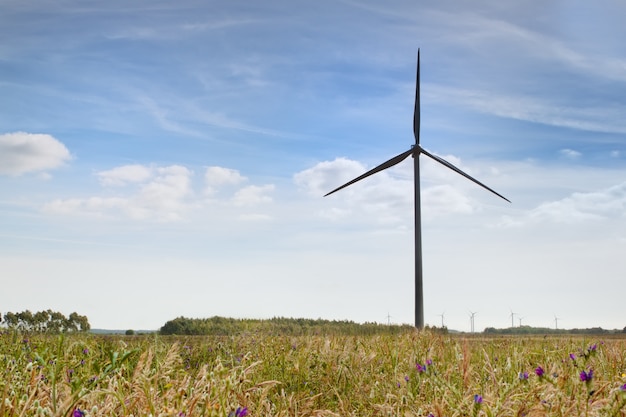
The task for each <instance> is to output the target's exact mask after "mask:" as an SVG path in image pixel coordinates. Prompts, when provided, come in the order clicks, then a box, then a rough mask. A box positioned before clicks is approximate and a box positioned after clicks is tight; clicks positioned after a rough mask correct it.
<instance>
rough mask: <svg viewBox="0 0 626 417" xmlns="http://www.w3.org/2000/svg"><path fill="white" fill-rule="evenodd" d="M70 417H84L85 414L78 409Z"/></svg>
mask: <svg viewBox="0 0 626 417" xmlns="http://www.w3.org/2000/svg"><path fill="white" fill-rule="evenodd" d="M72 417H85V412H84V411H83V410H81V409H80V408H75V409H74V412H73V413H72Z"/></svg>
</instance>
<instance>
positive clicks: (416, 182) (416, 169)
mask: <svg viewBox="0 0 626 417" xmlns="http://www.w3.org/2000/svg"><path fill="white" fill-rule="evenodd" d="M413 135H414V136H415V145H412V146H411V149H409V150H407V151H404V152H402V153H401V154H399V155H397V156H394V157H393V158H391V159H390V160H388V161H386V162H383V163H382V164H380V165H378V166H377V167H375V168H373V169H371V170H369V171H367V172H366V173H365V174H363V175H361V176H359V177H356V178H355V179H353V180H351V181H349V182H347V183H345V184H344V185H342V186H341V187H338V188H335V189H334V190H332V191H331V192H329V193H328V194H326V195H324V197H326V196H329V195H331V194H333V193H334V192H337V191H339V190H341V189H343V188H345V187H347V186H349V185H352V184H354V183H355V182H357V181H360V180H362V179H364V178H367V177H369V176H370V175H374V174H376V173H377V172H380V171H383V170H385V169H387V168H391V167H392V166H394V165H396V164H399V163H400V162H402V161H404V160H405V159H406V158H408V157H409V156H412V157H413V193H414V198H415V327H417V328H418V329H420V330H421V329H423V328H424V293H423V285H422V223H421V199H420V165H419V156H420V154H424V155H426V156H427V157H429V158H431V159H433V160H435V161H437V162H439V163H440V164H441V165H443V166H445V167H447V168H449V169H451V170H453V171H455V172H456V173H458V174H460V175H462V176H464V177H465V178H467V179H468V180H470V181H472V182H474V183H476V184H478V185H480V186H481V187H483V188H484V189H486V190H488V191H491V192H492V193H493V194H495V195H497V196H498V197H500V198H502V199H504V200H506V201H508V202H509V203H510V201H509V200H508V199H507V198H506V197H504V196H503V195H501V194H498V193H497V192H495V191H494V190H492V189H491V188H489V187H487V186H486V185H485V184H483V183H482V182H480V181H478V180H477V179H475V178H474V177H472V176H470V175H469V174H466V173H465V172H463V171H461V170H460V169H459V168H457V167H456V166H454V165H452V164H451V163H450V162H448V161H446V160H445V159H443V158H441V157H439V156H436V155H433V154H432V153H430V152H428V151H427V150H425V149H424V148H422V147H421V145H420V51H419V49H418V50H417V77H416V82H415V110H414V113H413Z"/></svg>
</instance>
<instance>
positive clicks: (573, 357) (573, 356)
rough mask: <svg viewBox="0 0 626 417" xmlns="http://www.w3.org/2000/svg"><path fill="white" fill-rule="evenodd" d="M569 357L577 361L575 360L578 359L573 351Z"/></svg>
mask: <svg viewBox="0 0 626 417" xmlns="http://www.w3.org/2000/svg"><path fill="white" fill-rule="evenodd" d="M569 358H570V359H571V360H573V361H575V360H576V355H574V354H573V353H570V354H569Z"/></svg>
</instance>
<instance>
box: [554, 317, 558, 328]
mask: <svg viewBox="0 0 626 417" xmlns="http://www.w3.org/2000/svg"><path fill="white" fill-rule="evenodd" d="M558 328H559V318H558V317H557V316H556V315H555V316H554V329H555V330H558Z"/></svg>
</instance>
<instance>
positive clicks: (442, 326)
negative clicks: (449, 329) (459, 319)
mask: <svg viewBox="0 0 626 417" xmlns="http://www.w3.org/2000/svg"><path fill="white" fill-rule="evenodd" d="M445 314H446V312H445V311H444V312H443V313H441V314H438V316H440V317H441V328H442V329H443V328H444V325H443V316H444V315H445Z"/></svg>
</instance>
